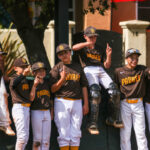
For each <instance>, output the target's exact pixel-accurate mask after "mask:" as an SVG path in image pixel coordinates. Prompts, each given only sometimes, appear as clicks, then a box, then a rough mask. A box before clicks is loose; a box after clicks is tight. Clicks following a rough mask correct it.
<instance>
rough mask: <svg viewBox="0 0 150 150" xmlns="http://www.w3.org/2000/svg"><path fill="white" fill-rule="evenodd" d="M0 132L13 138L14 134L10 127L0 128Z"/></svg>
mask: <svg viewBox="0 0 150 150" xmlns="http://www.w3.org/2000/svg"><path fill="white" fill-rule="evenodd" d="M0 130H1V131H3V132H5V133H6V134H7V135H9V136H15V132H14V131H13V130H12V129H11V127H10V126H8V127H4V126H0Z"/></svg>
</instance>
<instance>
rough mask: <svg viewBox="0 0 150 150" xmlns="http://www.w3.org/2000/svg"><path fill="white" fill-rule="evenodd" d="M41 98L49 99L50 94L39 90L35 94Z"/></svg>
mask: <svg viewBox="0 0 150 150" xmlns="http://www.w3.org/2000/svg"><path fill="white" fill-rule="evenodd" d="M41 96H48V97H50V92H49V91H48V90H41V91H38V92H37V97H38V98H39V97H41Z"/></svg>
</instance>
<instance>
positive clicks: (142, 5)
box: [138, 1, 150, 7]
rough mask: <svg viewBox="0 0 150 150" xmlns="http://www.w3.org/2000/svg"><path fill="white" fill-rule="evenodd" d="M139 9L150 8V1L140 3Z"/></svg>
mask: <svg viewBox="0 0 150 150" xmlns="http://www.w3.org/2000/svg"><path fill="white" fill-rule="evenodd" d="M138 5H139V7H150V1H145V2H138Z"/></svg>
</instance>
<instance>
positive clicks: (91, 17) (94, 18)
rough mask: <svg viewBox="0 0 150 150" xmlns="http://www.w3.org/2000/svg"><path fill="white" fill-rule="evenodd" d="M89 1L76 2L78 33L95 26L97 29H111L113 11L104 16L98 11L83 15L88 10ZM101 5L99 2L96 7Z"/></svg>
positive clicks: (95, 4) (108, 11) (78, 0)
mask: <svg viewBox="0 0 150 150" xmlns="http://www.w3.org/2000/svg"><path fill="white" fill-rule="evenodd" d="M88 2H89V0H83V1H81V0H77V1H76V9H75V10H76V17H75V18H76V20H75V21H76V32H80V31H82V30H84V29H85V28H86V27H88V26H94V27H95V28H97V29H103V30H110V29H111V9H109V10H107V11H106V12H105V15H104V16H102V15H100V14H99V13H98V11H96V12H95V13H94V14H91V13H88V14H85V15H83V14H82V13H83V10H84V9H87V8H88ZM98 5H99V3H98V1H96V2H95V3H94V7H97V6H98Z"/></svg>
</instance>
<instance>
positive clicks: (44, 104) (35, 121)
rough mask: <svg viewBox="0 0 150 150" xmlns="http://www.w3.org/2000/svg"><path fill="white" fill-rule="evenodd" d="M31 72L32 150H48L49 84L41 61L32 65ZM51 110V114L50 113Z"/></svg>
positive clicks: (49, 123)
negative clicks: (32, 76) (32, 80)
mask: <svg viewBox="0 0 150 150" xmlns="http://www.w3.org/2000/svg"><path fill="white" fill-rule="evenodd" d="M31 68H32V72H33V75H34V76H35V79H34V83H33V86H32V90H31V93H30V99H31V100H32V101H33V100H34V101H33V102H32V105H31V122H32V131H33V150H49V143H50V133H51V115H52V118H53V107H52V101H50V100H51V92H50V88H51V86H50V85H51V84H50V81H49V79H46V78H45V77H46V67H45V65H44V63H42V62H36V63H34V64H33V65H32V67H31ZM50 111H51V114H50Z"/></svg>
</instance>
